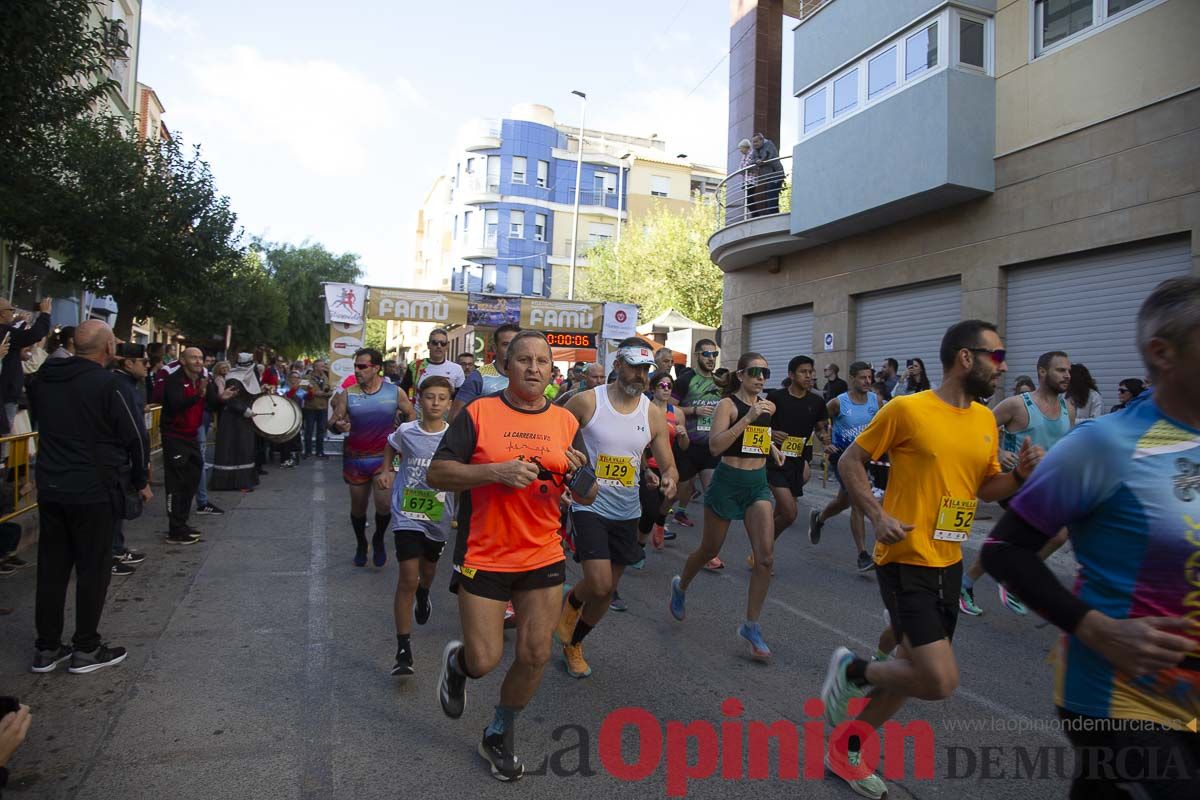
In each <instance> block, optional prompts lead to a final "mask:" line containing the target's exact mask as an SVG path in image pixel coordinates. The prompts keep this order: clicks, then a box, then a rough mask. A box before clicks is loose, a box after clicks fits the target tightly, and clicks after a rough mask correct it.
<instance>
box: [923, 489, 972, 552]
mask: <svg viewBox="0 0 1200 800" xmlns="http://www.w3.org/2000/svg"><path fill="white" fill-rule="evenodd" d="M978 505H979V501H978V500H974V499H972V500H962V499H959V498H956V497H943V498H942V502H941V503H940V504H939V505H938V515H937V525H935V526H934V529H933V538H934V539H937V540H938V541H939V542H965V541H966V540H967V537H968V536H970V535H971V524H972V523H973V522H975V508H976V506H978Z"/></svg>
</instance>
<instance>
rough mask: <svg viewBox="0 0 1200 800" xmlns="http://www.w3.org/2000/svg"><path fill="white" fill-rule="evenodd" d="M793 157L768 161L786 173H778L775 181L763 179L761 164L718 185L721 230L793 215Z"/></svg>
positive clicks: (728, 177)
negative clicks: (759, 220) (776, 164)
mask: <svg viewBox="0 0 1200 800" xmlns="http://www.w3.org/2000/svg"><path fill="white" fill-rule="evenodd" d="M791 158H792V157H791V155H790V154H789V155H786V156H780V157H779V158H774V159H771V161H769V162H767V163H778V164H779V165H780V166H782V167H783V172H782V173H779V172H777V173H774V176H776V177H774V178H770V177H765V176H763V175H762V174H761V172H762V167H761V166H759V165H754V166H750V167H742V168H741V169H739V170H736V171H734V172H731V173H729V174H728V175H726V176H725V177H724V178H723V179H722V180H721V182H720V183H719V184H717V227H718V228H724V227H726V226H727V225H733V224H734V223H735V222H743V221H745V220H748V219H753V218H754V217H765V216H769V215H771V214H787V213H789V212H790V211H791V183H790V181H789V180H788V179H789V177H790V174H789V172H788V166H787V162H790V161H791Z"/></svg>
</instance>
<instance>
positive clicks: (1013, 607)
mask: <svg viewBox="0 0 1200 800" xmlns="http://www.w3.org/2000/svg"><path fill="white" fill-rule="evenodd" d="M1000 602H1001V603H1004V605H1006V606H1008V610H1009V611H1011V612H1013V613H1014V614H1020V615H1021V616H1022V617H1023V616H1025V615H1026V614H1028V613H1029V609H1027V608H1025V604H1024V603H1022V602H1021V601H1020V600H1018V599H1017V596H1016V595H1015V594H1012V593H1011V592H1009V591H1008V590H1007V589H1005V588H1004V584H1000Z"/></svg>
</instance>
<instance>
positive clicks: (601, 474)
mask: <svg viewBox="0 0 1200 800" xmlns="http://www.w3.org/2000/svg"><path fill="white" fill-rule="evenodd" d="M635 477H636V470H634V468H633V459H632V458H630V457H629V456H610V455H605V454H604V453H601V454H600V455H598V456H597V457H596V483H598V484H600V485H601V486H619V487H623V488H625V489H631V488H633V484H634V478H635Z"/></svg>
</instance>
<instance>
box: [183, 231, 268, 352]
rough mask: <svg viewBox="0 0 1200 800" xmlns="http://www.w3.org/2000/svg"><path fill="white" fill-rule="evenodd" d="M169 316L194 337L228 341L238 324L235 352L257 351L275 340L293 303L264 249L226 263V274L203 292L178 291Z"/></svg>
mask: <svg viewBox="0 0 1200 800" xmlns="http://www.w3.org/2000/svg"><path fill="white" fill-rule="evenodd" d="M163 315H164V316H166V317H167V318H168V319H170V320H172V321H173V322H174V323H175V324H176V325H178V326H179V328H180V329H181V330H183V331H184V332H185V333H186V334H187V336H188V338H190V339H194V340H202V341H210V342H216V341H218V340H219V341H221V342H222V343H223V342H224V338H225V326H226V325H230V326H232V337H231V345H230V352H232V353H236V352H252V351H253V349H254V348H255V347H256V346H258V345H260V344H265V343H270V342H272V341H274V339H275V338H276V337H277V336H278V334H279V331H281V330H282V329H283V328H284V326H285V325H286V324H287V304H286V302H285V300H284V296H283V292H282V290H281V289H280V287H279V286H278V285H277V284H276V283H275V282H274V281H273V280H272V279H271V275H270V274H269V273H268V272H267V270H266V267H265V266H264V264H263V261H262V258H261V256H260V255H259V254H258V253H245V254H243V255H241V256H240V257H238V258H236V259H234V260H233V261H232V262H231V263H229V264H225V265H222V278H221V280H219V281H215V282H214V283H212V284H210V285H208V286H205V287H204V291H203V293H202V294H201V295H190V294H189V295H176V296H174V297H171V298H170V299H169V300H168V301H167V307H166V308H165V309H164V312H163Z"/></svg>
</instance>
